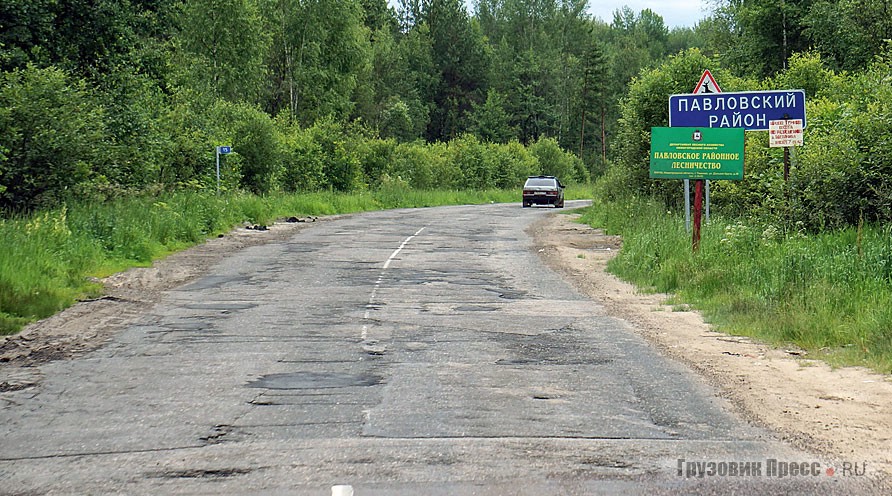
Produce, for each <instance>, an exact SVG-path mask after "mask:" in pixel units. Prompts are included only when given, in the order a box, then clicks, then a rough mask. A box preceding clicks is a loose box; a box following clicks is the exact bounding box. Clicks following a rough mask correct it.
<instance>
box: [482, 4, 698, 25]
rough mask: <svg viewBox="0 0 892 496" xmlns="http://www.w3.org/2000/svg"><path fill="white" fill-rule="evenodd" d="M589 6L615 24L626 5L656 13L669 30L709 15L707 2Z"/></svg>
mask: <svg viewBox="0 0 892 496" xmlns="http://www.w3.org/2000/svg"><path fill="white" fill-rule="evenodd" d="M470 3H473V2H470ZM588 4H589V11H590V12H591V13H592V15H594V16H595V17H600V18H601V20H603V21H606V22H608V23H610V22H613V12H614V11H616V10H618V9H621V8H622V7H623V6H624V5H628V6H629V8H631V9H632V10H633V11H634V12H635V13H636V14H637V13H639V12H641V11H642V10H644V9H650V10H652V11H654V12H656V13H657V14H659V15H660V16H662V17H663V22H665V23H666V26H668V27H669V28H674V27H689V28H690V27H694V25H695V24H697V22H698V21H700V20H701V19H703V18H704V17H706V16H708V15H709V5H708V4H707V2H706V1H705V0H625V1H623V0H615V1H610V0H590V1H589V3H588Z"/></svg>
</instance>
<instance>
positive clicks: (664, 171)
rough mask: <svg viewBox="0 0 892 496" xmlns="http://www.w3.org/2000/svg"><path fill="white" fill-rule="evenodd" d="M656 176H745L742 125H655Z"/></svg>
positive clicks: (652, 157) (653, 157) (652, 149)
mask: <svg viewBox="0 0 892 496" xmlns="http://www.w3.org/2000/svg"><path fill="white" fill-rule="evenodd" d="M650 177H651V178H653V179H711V180H718V179H726V180H728V179H730V180H740V179H743V129H741V128H695V127H655V128H653V129H652V130H651V143H650Z"/></svg>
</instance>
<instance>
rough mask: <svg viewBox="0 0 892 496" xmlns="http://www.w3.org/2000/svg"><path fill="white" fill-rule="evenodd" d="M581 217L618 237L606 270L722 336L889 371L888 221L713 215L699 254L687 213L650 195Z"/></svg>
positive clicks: (891, 234) (891, 258) (891, 246)
mask: <svg viewBox="0 0 892 496" xmlns="http://www.w3.org/2000/svg"><path fill="white" fill-rule="evenodd" d="M583 221H584V222H586V223H588V224H590V225H593V226H597V227H603V228H606V229H607V231H608V232H610V233H612V234H621V235H622V237H623V248H622V250H621V251H620V253H619V255H618V256H617V257H616V258H615V259H613V260H612V261H611V262H610V263H609V265H608V270H610V272H612V273H614V274H616V275H617V276H619V277H621V278H623V279H625V280H628V281H630V282H633V283H635V284H636V285H638V286H639V287H641V288H644V289H646V290H650V291H657V292H667V293H673V294H674V295H675V297H674V298H673V300H674V301H675V302H676V303H688V304H691V305H693V306H694V307H695V308H697V309H698V310H700V311H701V312H702V313H703V314H704V316H705V317H706V319H707V320H708V321H709V322H710V323H711V324H713V325H715V326H716V327H717V328H718V329H719V330H721V331H723V332H728V333H731V334H736V335H745V336H751V337H755V338H758V339H761V340H763V341H766V342H768V343H770V344H773V345H776V346H789V345H794V346H798V347H800V348H802V349H804V350H806V351H808V352H809V354H810V356H812V357H818V358H821V359H824V360H826V361H827V362H828V363H830V364H833V365H863V366H867V367H869V368H872V369H873V370H876V371H878V372H881V373H890V372H892V305H890V304H889V302H890V301H892V226H870V227H863V228H861V229H858V228H850V229H846V230H842V231H835V232H825V233H820V234H806V233H803V232H796V231H790V230H786V231H785V229H784V228H782V227H780V226H775V225H770V224H758V223H755V222H744V221H733V222H729V221H727V220H723V219H721V218H713V220H712V222H711V223H710V224H708V225H706V226H705V227H704V229H703V232H702V241H701V248H700V251H699V252H698V253H696V254H695V253H693V252H692V250H691V238H690V235H689V233H687V232H686V230H685V226H684V219H683V215H679V214H677V213H673V212H667V211H666V210H665V209H664V208H662V207H660V206H658V204H657V203H655V202H652V201H647V200H642V199H631V200H629V201H626V202H610V203H596V205H595V206H593V207H592V208H591V209H589V210H588V211H587V212H586V213H585V214H584V217H583Z"/></svg>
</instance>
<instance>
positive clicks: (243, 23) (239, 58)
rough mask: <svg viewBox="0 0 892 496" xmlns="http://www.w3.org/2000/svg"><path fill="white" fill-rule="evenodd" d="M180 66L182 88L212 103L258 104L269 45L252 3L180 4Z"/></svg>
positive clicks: (198, 0) (196, 0)
mask: <svg viewBox="0 0 892 496" xmlns="http://www.w3.org/2000/svg"><path fill="white" fill-rule="evenodd" d="M179 7H180V9H181V10H180V12H179V16H178V19H179V21H180V22H179V25H178V26H177V27H178V33H177V34H178V36H177V38H176V41H177V43H178V48H179V50H178V52H177V54H178V57H177V59H176V61H177V63H178V65H179V66H180V67H181V68H182V69H181V70H182V76H183V79H184V84H185V85H186V86H188V87H191V88H195V89H198V90H200V91H207V92H208V93H209V94H210V95H212V96H213V97H214V98H223V99H226V100H229V101H233V102H255V101H256V99H257V98H258V97H259V96H260V94H261V91H262V88H263V85H264V80H265V76H266V74H265V72H266V68H265V66H264V58H265V57H266V55H267V52H268V47H269V44H270V40H269V35H268V33H267V32H266V31H265V30H264V29H263V19H262V17H261V16H260V12H259V9H258V6H257V3H256V2H255V1H253V0H191V1H189V2H183V3H182V4H179Z"/></svg>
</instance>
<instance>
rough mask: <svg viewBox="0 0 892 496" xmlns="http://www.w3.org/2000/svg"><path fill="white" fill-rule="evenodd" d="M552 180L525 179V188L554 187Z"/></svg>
mask: <svg viewBox="0 0 892 496" xmlns="http://www.w3.org/2000/svg"><path fill="white" fill-rule="evenodd" d="M554 185H555V184H554V179H539V178H536V179H527V186H554Z"/></svg>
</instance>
